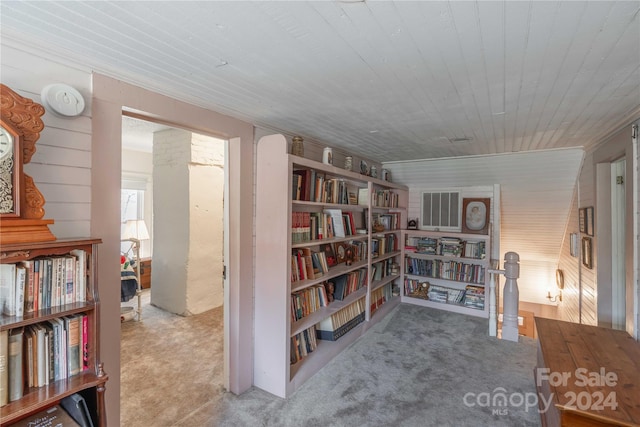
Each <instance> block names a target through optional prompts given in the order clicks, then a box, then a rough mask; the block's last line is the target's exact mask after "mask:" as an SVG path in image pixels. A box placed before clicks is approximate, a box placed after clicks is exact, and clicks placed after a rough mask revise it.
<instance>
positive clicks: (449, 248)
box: [438, 237, 462, 256]
mask: <svg viewBox="0 0 640 427" xmlns="http://www.w3.org/2000/svg"><path fill="white" fill-rule="evenodd" d="M438 245H439V253H438V254H439V255H443V256H460V253H461V252H462V240H461V239H459V238H457V237H441V238H440V239H439V240H438Z"/></svg>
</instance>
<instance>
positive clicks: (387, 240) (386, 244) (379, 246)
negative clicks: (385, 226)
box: [371, 234, 398, 258]
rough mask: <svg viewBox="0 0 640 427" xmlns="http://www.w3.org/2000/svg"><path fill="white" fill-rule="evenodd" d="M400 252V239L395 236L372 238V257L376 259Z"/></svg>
mask: <svg viewBox="0 0 640 427" xmlns="http://www.w3.org/2000/svg"><path fill="white" fill-rule="evenodd" d="M397 250H398V238H397V237H396V235H395V234H385V235H382V236H380V235H376V236H373V237H371V255H372V256H373V257H374V258H375V257H377V256H380V255H384V254H386V253H389V252H393V251H397Z"/></svg>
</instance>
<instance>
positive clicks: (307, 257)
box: [291, 248, 329, 283]
mask: <svg viewBox="0 0 640 427" xmlns="http://www.w3.org/2000/svg"><path fill="white" fill-rule="evenodd" d="M291 252H292V253H291V282H292V283H293V282H298V281H301V280H309V279H317V278H319V277H322V276H324V275H325V274H327V273H328V272H329V264H328V262H327V256H326V254H325V253H324V252H316V251H312V250H311V249H310V248H301V249H293V250H292V251H291Z"/></svg>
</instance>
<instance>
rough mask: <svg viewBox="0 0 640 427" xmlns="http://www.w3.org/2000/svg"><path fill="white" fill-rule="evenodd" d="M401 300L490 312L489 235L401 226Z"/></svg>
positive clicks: (483, 314) (481, 313) (476, 313)
mask: <svg viewBox="0 0 640 427" xmlns="http://www.w3.org/2000/svg"><path fill="white" fill-rule="evenodd" d="M402 239H403V247H402V259H403V265H402V274H401V276H402V279H401V281H402V284H403V286H402V298H401V299H402V302H406V303H411V304H417V305H421V306H425V307H433V308H438V309H443V310H448V311H454V312H457V313H464V314H468V315H472V316H478V317H488V316H489V272H488V271H489V270H490V269H491V260H490V257H491V248H490V244H491V239H490V237H489V235H483V234H462V233H451V232H436V231H421V230H404V231H403V232H402Z"/></svg>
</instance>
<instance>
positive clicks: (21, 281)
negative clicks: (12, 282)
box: [15, 266, 27, 317]
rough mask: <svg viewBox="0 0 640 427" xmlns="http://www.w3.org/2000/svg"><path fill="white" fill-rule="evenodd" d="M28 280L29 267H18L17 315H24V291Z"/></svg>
mask: <svg viewBox="0 0 640 427" xmlns="http://www.w3.org/2000/svg"><path fill="white" fill-rule="evenodd" d="M26 280H27V269H26V268H24V267H23V266H18V267H16V302H15V315H16V316H18V317H22V316H24V293H25V286H26Z"/></svg>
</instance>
